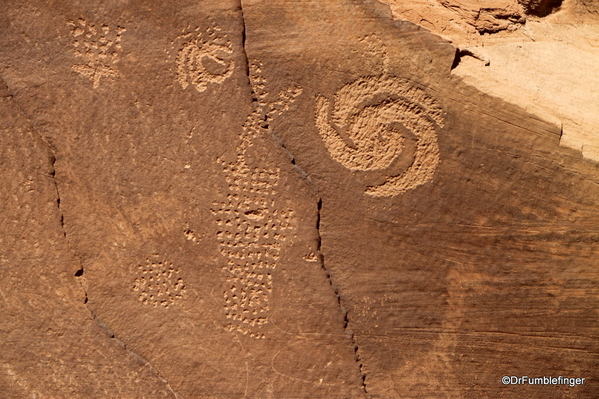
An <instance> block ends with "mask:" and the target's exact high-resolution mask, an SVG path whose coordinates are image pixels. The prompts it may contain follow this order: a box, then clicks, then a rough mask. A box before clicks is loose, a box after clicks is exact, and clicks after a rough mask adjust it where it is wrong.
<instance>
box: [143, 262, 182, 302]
mask: <svg viewBox="0 0 599 399" xmlns="http://www.w3.org/2000/svg"><path fill="white" fill-rule="evenodd" d="M137 273H138V277H137V278H136V279H135V281H134V283H133V291H134V292H138V293H139V296H138V299H139V301H140V302H141V303H143V304H144V305H152V306H154V307H155V308H156V307H158V306H162V307H163V308H168V307H169V306H171V305H173V304H174V303H175V302H176V301H178V300H180V299H182V298H183V296H184V294H185V291H186V290H185V283H184V282H183V279H182V278H180V277H179V270H177V269H176V268H174V267H173V264H172V263H170V262H167V261H163V260H160V259H159V258H158V257H157V256H154V257H153V259H146V264H145V265H139V266H137Z"/></svg>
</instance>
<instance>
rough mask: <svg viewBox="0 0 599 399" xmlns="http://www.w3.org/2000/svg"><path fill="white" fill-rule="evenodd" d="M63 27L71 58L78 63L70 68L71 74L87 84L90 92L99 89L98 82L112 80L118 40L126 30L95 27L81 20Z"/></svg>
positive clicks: (118, 54) (117, 27)
mask: <svg viewBox="0 0 599 399" xmlns="http://www.w3.org/2000/svg"><path fill="white" fill-rule="evenodd" d="M67 25H68V26H69V27H70V28H71V36H72V37H73V42H72V44H73V49H74V53H75V56H76V57H78V58H80V59H81V60H82V63H81V64H76V65H73V67H72V69H73V71H75V72H77V73H78V74H80V75H82V76H85V77H87V78H88V79H89V80H91V82H92V86H93V88H94V89H96V88H98V87H99V86H100V80H101V79H102V78H114V77H116V76H117V75H118V72H117V70H116V69H115V68H114V66H115V64H116V63H118V62H119V58H120V51H121V37H122V34H123V32H125V30H126V29H125V28H123V27H121V26H116V27H112V28H111V27H110V26H108V25H99V26H98V25H95V24H91V23H89V22H87V21H86V20H85V19H83V18H79V19H78V20H77V21H76V22H74V21H69V22H67Z"/></svg>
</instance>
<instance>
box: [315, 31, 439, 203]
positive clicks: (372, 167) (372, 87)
mask: <svg viewBox="0 0 599 399" xmlns="http://www.w3.org/2000/svg"><path fill="white" fill-rule="evenodd" d="M369 38H370V39H371V40H370V41H369V42H368V43H369V44H371V45H372V42H374V44H375V45H372V47H373V49H372V50H371V51H373V52H375V53H379V54H380V55H382V56H383V59H384V62H383V65H384V66H385V68H384V72H383V74H382V75H380V76H366V77H360V78H358V79H357V80H355V81H353V82H351V83H348V84H346V85H345V86H343V87H342V88H341V89H339V90H338V91H337V93H336V94H335V98H334V100H333V104H332V105H331V101H330V100H329V99H328V98H326V97H325V96H323V95H318V96H317V97H316V127H317V128H318V132H319V134H320V136H321V138H322V140H323V142H324V144H325V146H326V148H327V150H328V153H329V154H330V156H331V157H332V158H333V159H334V160H336V161H337V162H339V163H341V164H342V165H343V166H344V167H346V168H347V169H349V170H352V171H376V170H384V169H387V168H389V167H390V166H391V165H392V163H393V162H394V161H395V160H396V159H397V158H398V157H399V156H400V155H401V154H402V153H403V152H404V150H405V149H406V145H405V142H406V140H407V139H413V140H414V141H415V142H416V144H415V150H414V154H413V162H412V163H411V165H410V166H409V167H408V168H407V169H406V170H405V171H404V172H403V173H401V174H399V175H396V176H390V177H389V178H388V179H387V181H386V182H385V183H383V184H381V185H378V186H371V187H368V188H367V189H366V194H369V195H372V196H377V197H381V196H394V195H397V194H401V193H403V192H405V191H407V190H411V189H413V188H415V187H418V186H420V185H422V184H424V183H426V182H428V181H430V180H432V178H433V175H434V173H435V170H436V168H437V165H438V164H439V146H438V144H437V132H436V129H437V127H443V125H444V124H443V109H442V108H441V106H440V105H439V103H438V102H437V101H436V100H435V99H434V98H433V97H431V96H430V95H428V94H427V93H426V92H425V91H424V90H423V89H421V88H420V87H417V86H416V85H415V84H414V83H412V82H411V81H409V80H407V79H403V78H398V77H395V76H390V75H389V74H388V73H387V62H388V61H386V59H387V57H386V53H385V51H384V46H383V45H382V44H381V43H380V42H377V41H375V40H372V37H369ZM375 38H376V37H375Z"/></svg>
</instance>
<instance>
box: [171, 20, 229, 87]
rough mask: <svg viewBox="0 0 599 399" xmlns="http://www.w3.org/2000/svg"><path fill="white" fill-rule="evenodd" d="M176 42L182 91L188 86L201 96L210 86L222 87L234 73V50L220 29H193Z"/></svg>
mask: <svg viewBox="0 0 599 399" xmlns="http://www.w3.org/2000/svg"><path fill="white" fill-rule="evenodd" d="M176 42H179V43H180V44H179V46H180V48H179V50H178V53H177V58H176V64H177V80H178V81H179V83H180V84H181V87H183V89H186V88H187V87H188V86H190V85H191V86H193V87H195V88H196V90H197V91H199V92H200V93H201V92H203V91H205V90H206V89H207V88H208V84H209V83H213V84H221V83H223V82H224V81H225V80H227V79H228V78H229V77H230V76H231V75H232V74H233V70H234V69H235V61H234V60H232V59H231V56H232V54H233V47H232V45H231V42H230V41H229V40H227V36H226V35H225V34H222V33H221V29H220V28H219V27H214V28H207V29H206V30H205V31H202V30H201V29H200V28H195V29H194V30H192V31H191V32H188V33H184V34H182V35H181V36H179V37H178V38H177V40H176Z"/></svg>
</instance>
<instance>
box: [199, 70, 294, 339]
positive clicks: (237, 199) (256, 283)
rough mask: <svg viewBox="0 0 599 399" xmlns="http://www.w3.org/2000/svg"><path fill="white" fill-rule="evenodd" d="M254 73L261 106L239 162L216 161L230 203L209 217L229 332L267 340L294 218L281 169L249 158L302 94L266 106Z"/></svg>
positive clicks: (262, 82) (287, 93)
mask: <svg viewBox="0 0 599 399" xmlns="http://www.w3.org/2000/svg"><path fill="white" fill-rule="evenodd" d="M250 71H251V76H250V77H251V84H252V89H253V91H254V94H255V96H256V98H257V100H256V101H254V109H253V110H252V112H251V114H250V115H249V116H248V117H247V119H246V122H245V123H244V125H243V129H242V133H241V137H240V139H239V143H238V145H237V151H236V160H235V162H231V163H226V162H224V161H222V160H220V159H219V161H218V162H219V163H220V164H221V165H222V167H223V172H224V175H225V179H226V182H227V184H228V188H229V192H228V194H227V196H226V200H224V201H214V202H213V204H212V205H213V206H212V209H211V211H212V214H213V215H214V216H215V223H216V226H217V233H216V237H217V241H218V245H219V251H220V253H221V255H222V256H223V257H224V258H225V259H226V262H227V263H226V265H224V266H223V267H222V269H223V273H224V276H225V289H224V291H223V301H224V305H223V306H224V309H225V315H226V318H227V319H228V323H229V324H228V325H227V327H226V328H227V330H229V331H236V332H240V333H242V334H244V335H248V336H250V337H252V338H258V339H261V338H265V335H264V332H263V331H262V327H263V326H264V325H265V324H267V323H268V314H269V300H270V297H271V294H272V290H273V276H274V274H273V273H274V270H275V269H276V267H277V262H278V261H279V259H280V257H281V249H282V244H283V242H285V241H286V239H287V238H286V232H287V231H288V230H290V229H291V228H292V219H293V217H294V212H293V210H289V209H282V208H281V207H280V206H279V205H278V204H277V201H278V196H277V188H278V184H279V177H280V176H279V175H280V170H279V168H278V167H275V166H273V167H261V166H254V165H251V162H249V161H248V158H247V157H246V152H247V150H248V149H249V148H250V147H251V146H252V145H254V141H255V139H256V138H257V137H259V136H261V135H265V134H268V130H267V129H268V127H267V124H268V121H269V120H272V118H273V117H275V116H278V115H280V114H282V113H283V112H285V111H286V110H288V109H289V106H290V104H291V103H292V102H293V101H294V99H295V97H297V96H298V95H300V94H301V92H302V89H301V87H299V86H294V87H291V88H289V89H287V90H283V91H281V92H280V93H279V95H278V96H277V98H276V99H275V100H273V101H268V97H269V94H268V91H267V87H266V86H267V82H266V79H265V78H264V77H263V76H262V71H261V66H260V64H259V63H255V64H253V65H251V68H250Z"/></svg>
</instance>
